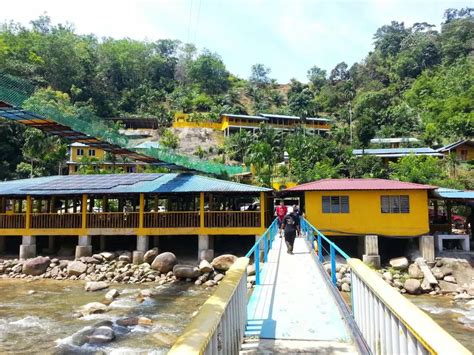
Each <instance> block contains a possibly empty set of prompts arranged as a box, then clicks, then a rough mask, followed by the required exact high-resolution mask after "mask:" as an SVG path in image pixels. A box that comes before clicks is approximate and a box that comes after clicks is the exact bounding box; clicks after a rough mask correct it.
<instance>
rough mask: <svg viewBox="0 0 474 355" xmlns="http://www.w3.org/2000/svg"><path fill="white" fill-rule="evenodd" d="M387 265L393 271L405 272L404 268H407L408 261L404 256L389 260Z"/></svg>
mask: <svg viewBox="0 0 474 355" xmlns="http://www.w3.org/2000/svg"><path fill="white" fill-rule="evenodd" d="M389 264H390V266H391V267H393V268H394V269H397V270H405V269H406V268H408V259H407V258H405V257H404V256H402V257H399V258H393V259H390V260H389Z"/></svg>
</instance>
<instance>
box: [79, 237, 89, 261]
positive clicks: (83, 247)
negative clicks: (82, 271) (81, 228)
mask: <svg viewBox="0 0 474 355" xmlns="http://www.w3.org/2000/svg"><path fill="white" fill-rule="evenodd" d="M77 244H78V245H77V246H76V259H79V258H80V257H82V256H91V255H92V245H91V236H90V235H80V236H79V237H78V243H77Z"/></svg>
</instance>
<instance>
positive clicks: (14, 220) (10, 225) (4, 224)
mask: <svg viewBox="0 0 474 355" xmlns="http://www.w3.org/2000/svg"><path fill="white" fill-rule="evenodd" d="M25 216H26V215H25V214H24V213H13V214H5V213H2V214H0V229H22V228H25V227H26V218H25Z"/></svg>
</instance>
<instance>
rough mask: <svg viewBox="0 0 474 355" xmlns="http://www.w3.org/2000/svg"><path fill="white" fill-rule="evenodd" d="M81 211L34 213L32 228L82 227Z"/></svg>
mask: <svg viewBox="0 0 474 355" xmlns="http://www.w3.org/2000/svg"><path fill="white" fill-rule="evenodd" d="M81 224H82V215H81V213H33V214H31V222H30V228H33V229H53V228H81Z"/></svg>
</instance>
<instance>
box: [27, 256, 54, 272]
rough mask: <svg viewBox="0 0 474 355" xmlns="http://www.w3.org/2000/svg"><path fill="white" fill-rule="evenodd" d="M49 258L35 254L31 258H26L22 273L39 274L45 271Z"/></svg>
mask: <svg viewBox="0 0 474 355" xmlns="http://www.w3.org/2000/svg"><path fill="white" fill-rule="evenodd" d="M50 262H51V260H49V258H45V257H44V256H37V257H36V258H33V259H28V260H26V261H25V262H24V263H23V273H24V274H26V275H33V276H37V275H41V274H44V273H45V272H46V269H47V268H48V266H49V264H50Z"/></svg>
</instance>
